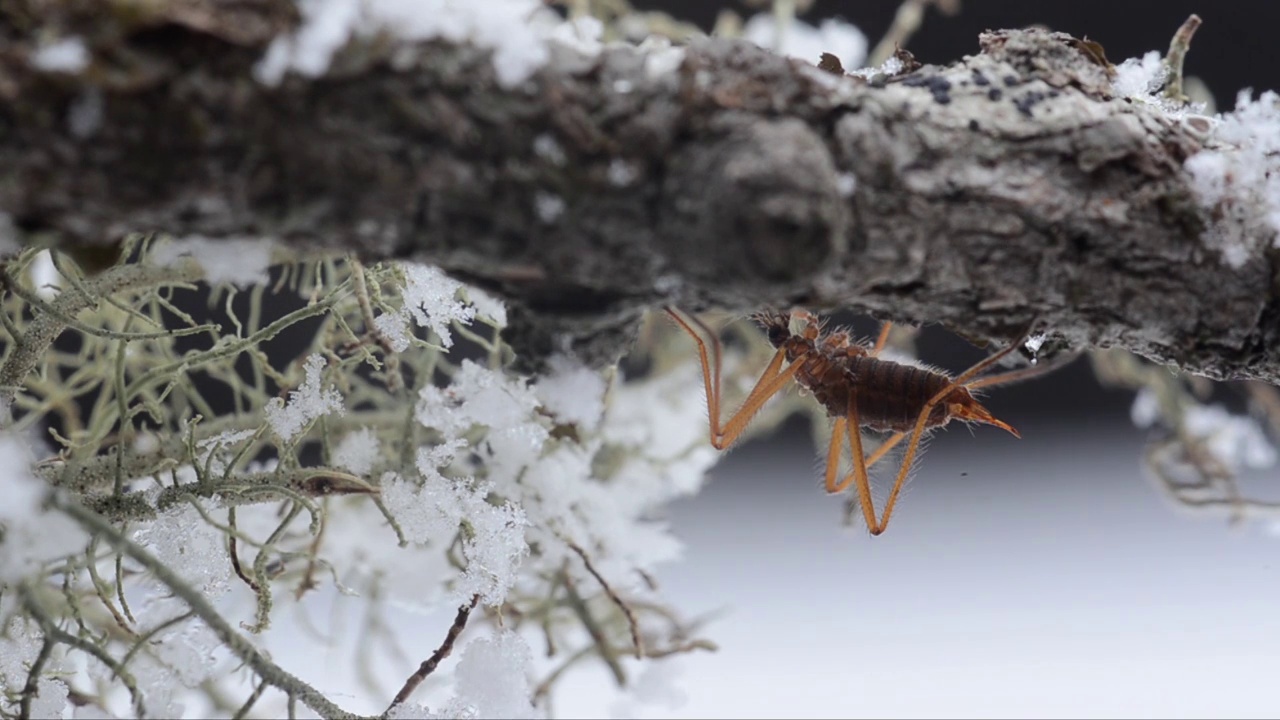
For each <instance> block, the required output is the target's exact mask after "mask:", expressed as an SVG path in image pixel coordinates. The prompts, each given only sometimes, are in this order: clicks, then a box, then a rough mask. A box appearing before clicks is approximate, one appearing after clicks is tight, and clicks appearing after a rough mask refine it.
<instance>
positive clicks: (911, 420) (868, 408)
mask: <svg viewBox="0 0 1280 720" xmlns="http://www.w3.org/2000/svg"><path fill="white" fill-rule="evenodd" d="M840 360H841V361H840V362H838V363H827V362H825V359H824V362H823V363H822V364H823V365H825V366H826V367H824V368H823V370H824V371H825V372H822V373H821V377H813V378H812V379H813V380H816V381H817V382H814V383H813V384H810V383H809V382H804V384H805V385H806V386H808V387H809V389H810V390H812V391H813V394H814V398H815V399H817V400H818V402H820V403H822V405H823V407H825V408H826V410H827V413H828V414H830V415H831V416H833V417H839V416H845V415H848V412H849V394H850V393H853V394H856V396H857V400H858V423H859V424H860V425H863V426H865V427H869V428H871V429H872V430H881V431H907V430H910V429H912V428H913V427H915V424H916V419H917V418H918V417H919V416H920V411H921V410H923V409H924V404H925V403H926V402H928V401H929V398H931V397H933V396H934V395H936V394H937V393H938V392H939V391H940V390H942V389H943V388H945V387H946V386H947V385H948V384H950V382H951V378H949V377H947V376H946V375H943V374H942V373H939V372H934V371H931V370H925V369H923V368H918V367H915V366H912V365H903V364H902V363H896V362H893V361H891V360H880V359H878V358H873V357H850V358H841V359H840ZM837 370H839V371H840V372H839V375H838V376H837V375H836V371H837ZM800 374H801V375H806V374H807V373H804V372H803V371H802V372H801V373H800ZM809 379H810V378H808V377H806V378H802V382H803V381H805V380H809ZM945 421H946V408H945V407H943V406H942V405H935V406H934V408H933V410H932V411H931V412H930V413H929V419H928V420H927V421H926V422H925V427H927V428H928V427H936V426H938V425H942V424H943V423H944V422H945Z"/></svg>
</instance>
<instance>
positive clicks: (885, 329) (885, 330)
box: [871, 321, 893, 357]
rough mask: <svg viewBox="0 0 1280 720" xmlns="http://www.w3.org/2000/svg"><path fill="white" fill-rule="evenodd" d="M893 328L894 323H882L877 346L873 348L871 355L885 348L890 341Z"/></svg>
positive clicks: (873, 355)
mask: <svg viewBox="0 0 1280 720" xmlns="http://www.w3.org/2000/svg"><path fill="white" fill-rule="evenodd" d="M891 330H893V323H891V322H888V321H885V322H884V323H882V324H881V325H880V337H878V338H876V345H875V347H873V348H871V357H875V356H877V355H879V354H880V351H881V350H884V346H885V345H886V344H888V342H889V332H890V331H891Z"/></svg>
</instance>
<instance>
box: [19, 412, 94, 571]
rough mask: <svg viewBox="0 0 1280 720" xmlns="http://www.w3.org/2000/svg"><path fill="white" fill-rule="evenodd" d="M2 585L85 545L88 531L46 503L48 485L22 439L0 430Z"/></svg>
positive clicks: (77, 550) (81, 548)
mask: <svg viewBox="0 0 1280 720" xmlns="http://www.w3.org/2000/svg"><path fill="white" fill-rule="evenodd" d="M0 467H3V468H4V471H3V473H0V498H4V502H2V503H0V528H2V531H0V586H4V585H10V584H13V583H16V582H18V581H20V580H22V579H23V578H25V577H27V576H28V575H30V574H32V573H34V572H36V571H38V570H39V569H40V568H41V566H43V565H44V564H45V563H47V562H49V561H52V560H55V559H57V558H61V557H66V556H67V555H70V554H72V553H76V552H79V551H81V550H83V549H84V546H85V544H86V543H87V542H88V536H87V535H85V533H84V531H83V530H81V529H80V526H79V525H77V524H76V523H75V522H74V521H72V520H70V519H68V518H67V517H66V516H65V515H62V514H61V513H49V512H46V511H45V509H44V501H45V496H46V494H47V492H48V487H47V486H46V485H45V483H44V481H42V480H40V479H39V478H37V477H36V476H35V475H34V474H32V472H31V456H30V453H29V451H28V450H27V447H26V445H25V444H24V443H23V442H22V441H21V440H19V439H18V438H17V437H15V436H13V435H10V434H7V433H6V434H0Z"/></svg>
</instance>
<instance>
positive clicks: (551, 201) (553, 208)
mask: <svg viewBox="0 0 1280 720" xmlns="http://www.w3.org/2000/svg"><path fill="white" fill-rule="evenodd" d="M533 206H534V209H535V210H536V211H537V212H538V219H539V220H541V221H542V222H544V223H553V222H555V221H556V220H557V219H559V218H560V216H561V215H562V214H564V198H562V197H560V196H559V195H552V194H551V193H549V192H538V193H536V194H535V195H534V196H533Z"/></svg>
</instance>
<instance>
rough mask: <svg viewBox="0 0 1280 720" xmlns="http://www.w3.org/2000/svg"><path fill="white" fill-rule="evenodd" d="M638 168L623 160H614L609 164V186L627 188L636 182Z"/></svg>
mask: <svg viewBox="0 0 1280 720" xmlns="http://www.w3.org/2000/svg"><path fill="white" fill-rule="evenodd" d="M638 174H639V173H637V172H636V167H635V165H633V164H632V163H630V162H627V161H626V160H623V159H622V158H614V159H613V160H612V161H610V162H609V184H610V185H612V186H614V187H626V186H628V185H630V184H631V183H633V182H635V181H636V176H637V175H638Z"/></svg>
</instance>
